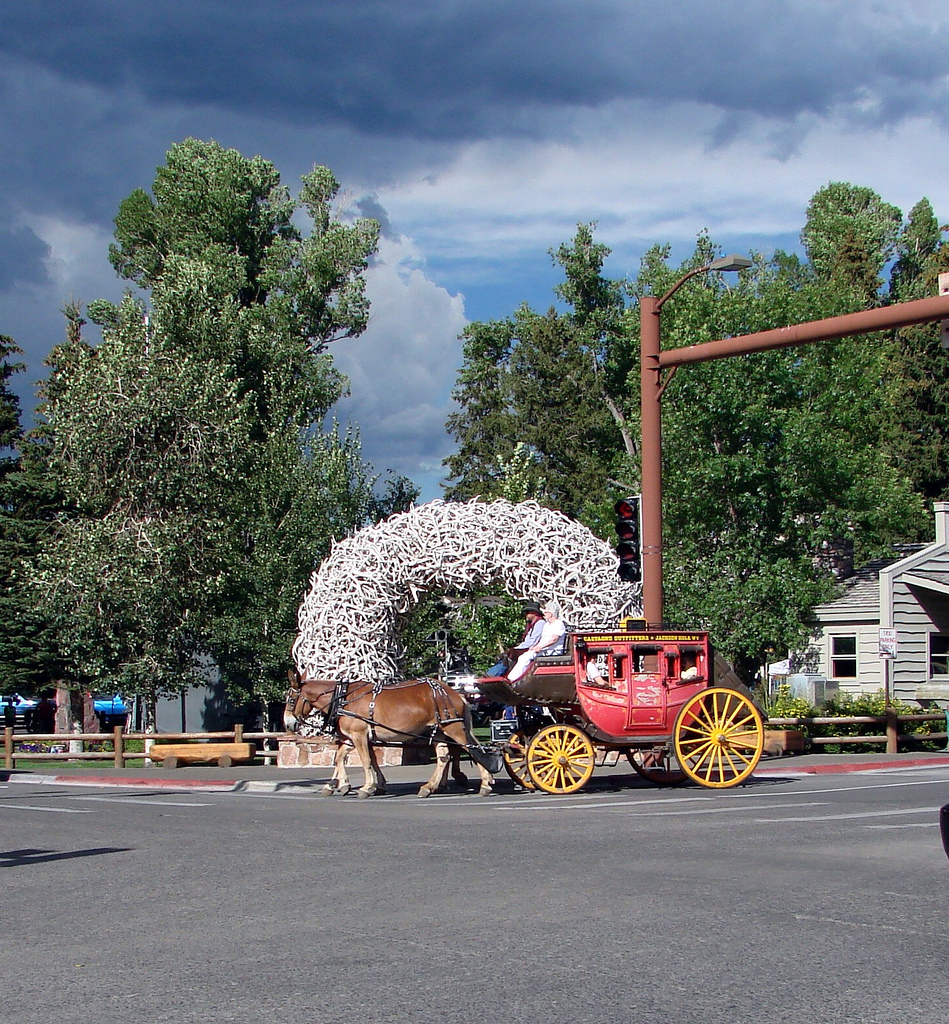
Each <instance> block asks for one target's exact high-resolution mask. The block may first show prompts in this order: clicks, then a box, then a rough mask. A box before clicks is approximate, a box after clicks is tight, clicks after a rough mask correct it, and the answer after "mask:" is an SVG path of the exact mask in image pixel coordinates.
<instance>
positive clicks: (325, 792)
mask: <svg viewBox="0 0 949 1024" xmlns="http://www.w3.org/2000/svg"><path fill="white" fill-rule="evenodd" d="M335 792H336V787H335V786H331V785H329V783H327V784H326V785H325V786H324V787H323V788H322V789H321V790H320V796H332V795H333V794H334V793H335Z"/></svg>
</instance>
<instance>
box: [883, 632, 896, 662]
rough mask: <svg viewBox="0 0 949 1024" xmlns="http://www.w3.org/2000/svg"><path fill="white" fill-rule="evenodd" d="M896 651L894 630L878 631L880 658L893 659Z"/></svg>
mask: <svg viewBox="0 0 949 1024" xmlns="http://www.w3.org/2000/svg"><path fill="white" fill-rule="evenodd" d="M897 649H898V644H897V640H896V630H895V629H881V630H880V657H881V658H895V657H896V652H897Z"/></svg>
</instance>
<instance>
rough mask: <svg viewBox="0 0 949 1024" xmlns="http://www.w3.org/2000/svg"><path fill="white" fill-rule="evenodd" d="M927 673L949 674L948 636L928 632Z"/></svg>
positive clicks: (935, 674) (934, 674)
mask: <svg viewBox="0 0 949 1024" xmlns="http://www.w3.org/2000/svg"><path fill="white" fill-rule="evenodd" d="M929 674H930V675H931V676H949V636H941V635H940V634H939V633H930V634H929Z"/></svg>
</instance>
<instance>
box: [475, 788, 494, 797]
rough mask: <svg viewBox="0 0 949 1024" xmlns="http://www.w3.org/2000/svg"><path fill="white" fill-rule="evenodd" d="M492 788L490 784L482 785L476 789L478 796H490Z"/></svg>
mask: <svg viewBox="0 0 949 1024" xmlns="http://www.w3.org/2000/svg"><path fill="white" fill-rule="evenodd" d="M493 792H494V790H493V789H492V788H491V787H490V786H482V787H481V788H480V789H479V790H478V796H491V794H492V793H493Z"/></svg>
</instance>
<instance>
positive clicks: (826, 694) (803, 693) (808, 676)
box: [786, 672, 839, 707]
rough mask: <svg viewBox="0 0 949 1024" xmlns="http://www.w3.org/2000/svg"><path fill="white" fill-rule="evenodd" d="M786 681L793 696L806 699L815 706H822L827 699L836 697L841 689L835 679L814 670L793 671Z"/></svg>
mask: <svg viewBox="0 0 949 1024" xmlns="http://www.w3.org/2000/svg"><path fill="white" fill-rule="evenodd" d="M786 682H787V685H788V688H789V689H790V691H791V696H792V697H799V698H801V699H803V700H806V701H807V703H808V704H812V705H813V706H814V707H820V705H821V704H823V703H824V701H825V700H830V699H831V698H832V697H836V696H837V691H838V689H839V687H838V685H837V683H836V682H835V681H834V680H832V679H827V678H826V677H825V676H822V675H817V674H816V673H812V672H792V673H791V675H789V676H788V677H787V680H786Z"/></svg>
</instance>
